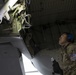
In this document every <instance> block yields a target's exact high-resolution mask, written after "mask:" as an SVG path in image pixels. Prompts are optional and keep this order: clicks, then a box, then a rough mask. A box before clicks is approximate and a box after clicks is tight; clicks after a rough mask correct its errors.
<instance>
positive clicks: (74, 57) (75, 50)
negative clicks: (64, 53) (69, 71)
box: [69, 45, 76, 61]
mask: <svg viewBox="0 0 76 75" xmlns="http://www.w3.org/2000/svg"><path fill="white" fill-rule="evenodd" d="M69 56H70V60H71V61H76V45H74V46H72V48H71V53H70V54H69Z"/></svg>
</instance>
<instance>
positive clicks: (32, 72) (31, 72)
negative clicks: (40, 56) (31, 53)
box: [22, 54, 42, 75]
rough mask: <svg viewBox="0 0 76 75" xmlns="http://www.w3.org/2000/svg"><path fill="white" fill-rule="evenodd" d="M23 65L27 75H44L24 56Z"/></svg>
mask: <svg viewBox="0 0 76 75" xmlns="http://www.w3.org/2000/svg"><path fill="white" fill-rule="evenodd" d="M22 57H23V64H24V69H25V73H26V74H25V75H42V74H41V73H40V72H39V71H38V70H37V69H36V68H35V67H34V66H33V65H32V63H31V61H30V60H29V59H28V58H27V57H26V56H25V55H23V54H22Z"/></svg>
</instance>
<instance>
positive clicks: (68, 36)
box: [63, 32, 74, 43]
mask: <svg viewBox="0 0 76 75" xmlns="http://www.w3.org/2000/svg"><path fill="white" fill-rule="evenodd" d="M63 34H66V35H67V41H68V42H71V43H73V42H74V35H73V34H71V33H67V32H65V33H63Z"/></svg>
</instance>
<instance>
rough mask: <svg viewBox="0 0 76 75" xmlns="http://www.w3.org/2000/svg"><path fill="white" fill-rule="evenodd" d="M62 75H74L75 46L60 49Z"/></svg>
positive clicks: (75, 65) (75, 63)
mask: <svg viewBox="0 0 76 75" xmlns="http://www.w3.org/2000/svg"><path fill="white" fill-rule="evenodd" d="M61 49H62V50H61V56H62V69H63V73H64V74H63V75H76V45H75V44H69V45H68V46H67V47H63V48H61Z"/></svg>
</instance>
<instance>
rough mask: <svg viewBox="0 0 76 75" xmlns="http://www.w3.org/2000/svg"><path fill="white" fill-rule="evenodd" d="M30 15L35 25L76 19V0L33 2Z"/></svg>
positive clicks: (40, 0) (34, 0)
mask: <svg viewBox="0 0 76 75" xmlns="http://www.w3.org/2000/svg"><path fill="white" fill-rule="evenodd" d="M30 13H31V15H32V22H33V25H41V24H44V23H47V22H48V21H49V22H54V21H55V20H57V19H59V20H60V19H64V20H65V19H66V18H67V19H71V18H72V19H74V18H75V16H76V14H75V13H76V0H32V1H31V4H30ZM49 19H50V20H49Z"/></svg>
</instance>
